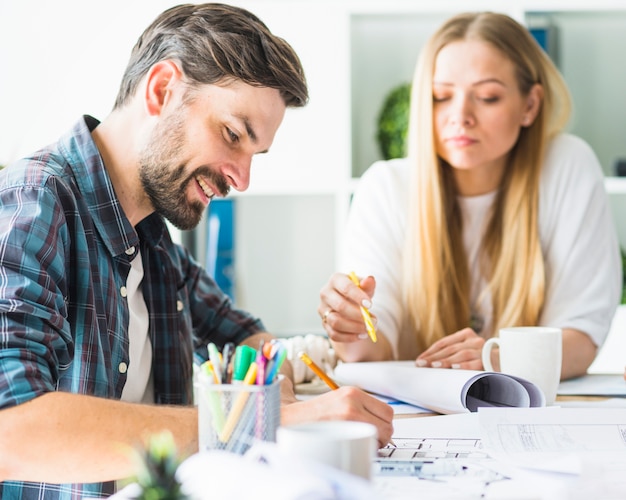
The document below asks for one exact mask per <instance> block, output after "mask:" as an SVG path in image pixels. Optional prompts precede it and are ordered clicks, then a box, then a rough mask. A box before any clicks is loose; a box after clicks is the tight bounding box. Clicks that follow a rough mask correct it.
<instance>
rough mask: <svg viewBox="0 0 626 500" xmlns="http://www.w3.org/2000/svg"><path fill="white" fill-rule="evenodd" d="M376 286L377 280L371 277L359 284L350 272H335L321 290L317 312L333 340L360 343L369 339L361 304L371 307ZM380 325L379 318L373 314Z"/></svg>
mask: <svg viewBox="0 0 626 500" xmlns="http://www.w3.org/2000/svg"><path fill="white" fill-rule="evenodd" d="M375 289H376V280H375V279H374V278H373V277H372V276H368V277H366V278H363V280H361V285H360V286H357V285H355V284H354V283H353V282H352V281H351V280H350V277H349V276H347V275H346V274H342V273H335V274H333V275H332V276H331V277H330V279H329V280H328V283H326V285H324V287H323V288H322V289H321V290H320V304H319V306H318V307H317V312H318V313H319V315H320V318H322V325H323V326H324V329H325V330H326V332H327V333H328V337H329V338H330V340H332V341H333V342H356V341H358V340H363V339H367V338H368V335H367V330H366V328H365V323H364V322H363V316H362V315H361V309H360V306H363V307H365V308H366V309H369V308H370V307H371V306H372V302H371V298H372V297H373V296H374V290H375ZM372 322H373V323H374V325H376V317H375V316H372Z"/></svg>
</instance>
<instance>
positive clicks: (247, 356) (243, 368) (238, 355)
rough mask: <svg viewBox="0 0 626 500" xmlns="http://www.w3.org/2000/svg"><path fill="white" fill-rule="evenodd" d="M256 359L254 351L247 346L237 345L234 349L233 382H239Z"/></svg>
mask: <svg viewBox="0 0 626 500" xmlns="http://www.w3.org/2000/svg"><path fill="white" fill-rule="evenodd" d="M255 357H256V349H255V348H254V347H250V346H249V345H239V346H237V348H236V349H235V361H234V367H233V382H241V381H242V380H243V379H244V378H245V377H246V373H247V372H248V368H249V367H250V363H252V362H253V361H254V359H255Z"/></svg>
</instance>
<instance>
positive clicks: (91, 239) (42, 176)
mask: <svg viewBox="0 0 626 500" xmlns="http://www.w3.org/2000/svg"><path fill="white" fill-rule="evenodd" d="M97 125H98V121H97V120H95V119H94V118H91V117H89V116H85V117H84V119H83V120H80V121H79V122H78V123H77V124H76V125H75V127H74V128H73V130H71V131H70V132H69V133H68V134H66V135H65V136H64V137H62V138H61V140H60V141H59V142H58V143H57V144H54V145H52V146H49V147H47V148H45V149H43V150H41V151H39V152H37V153H36V154H34V155H33V156H32V157H29V158H26V159H24V160H21V161H19V162H17V163H16V164H14V165H12V166H10V167H9V168H5V169H3V170H2V171H0V411H1V409H3V408H9V407H12V406H15V405H19V404H22V403H25V402H27V401H30V400H32V399H33V398H36V397H37V396H40V395H42V394H44V393H47V392H50V391H67V392H71V393H76V394H89V395H92V396H99V397H103V398H109V399H120V398H121V395H122V389H123V387H124V384H125V383H126V371H125V370H123V369H122V370H120V367H121V366H124V365H123V364H125V365H128V364H129V339H128V321H129V311H128V303H127V301H126V298H125V293H124V286H125V283H126V278H127V276H128V273H129V270H130V262H131V260H132V259H133V258H134V257H135V255H136V253H137V252H138V251H140V252H141V257H142V259H143V265H144V270H145V275H144V279H143V283H142V291H143V295H144V299H145V301H146V305H147V307H148V311H149V316H150V330H149V334H150V339H151V341H152V347H153V360H152V363H153V366H152V370H153V377H154V392H155V402H156V403H162V404H175V405H188V404H191V403H192V394H193V391H192V370H193V366H192V365H193V353H194V350H196V349H198V348H199V347H201V346H202V345H206V344H207V343H208V342H209V341H213V342H215V343H216V344H217V345H218V346H222V345H224V344H225V343H226V342H228V341H233V342H235V343H239V342H240V341H242V340H243V339H244V338H246V337H247V336H249V335H251V334H253V333H256V332H259V331H262V330H263V329H264V328H263V325H262V324H261V322H260V321H259V320H258V319H256V318H254V317H252V316H250V315H248V314H246V313H244V312H243V311H240V310H236V309H233V307H232V304H231V302H230V300H229V298H228V296H227V295H226V294H224V293H223V292H222V291H221V290H220V289H219V288H218V287H217V285H216V284H215V282H214V281H213V280H212V279H211V278H210V277H209V276H208V275H207V273H206V272H205V271H204V269H203V268H202V267H201V266H200V265H199V264H198V263H197V262H195V261H194V260H193V258H192V257H191V256H190V255H189V253H188V252H187V251H186V250H185V249H184V248H183V247H181V246H179V245H176V244H174V243H173V242H172V240H171V239H170V235H169V232H168V231H167V227H166V225H165V223H164V221H163V220H162V218H161V217H160V216H158V215H157V214H152V215H151V216H149V217H147V218H146V219H144V220H143V221H142V222H141V223H139V224H138V225H137V226H136V227H133V226H132V225H131V224H130V222H129V221H128V219H127V218H126V216H125V215H124V212H123V210H122V207H121V206H120V203H119V201H118V199H117V198H116V196H115V192H114V190H113V186H112V184H111V180H110V178H109V176H108V174H107V171H106V169H105V168H104V165H103V163H102V158H101V157H100V154H99V152H98V149H97V148H96V145H95V143H94V142H93V140H92V137H91V133H90V131H91V130H93V129H94V128H95V127H96V126H97ZM6 431H7V429H3V430H2V431H1V432H6ZM79 445H80V444H79V443H77V446H79ZM0 453H10V451H8V450H0ZM51 459H54V457H51ZM114 489H115V484H114V483H112V482H108V483H97V484H63V485H55V484H40V483H25V482H9V481H7V482H4V483H0V498H2V499H7V498H10V499H19V498H39V499H41V498H46V499H48V498H50V499H52V498H55V499H56V498H63V499H65V498H67V499H69V498H84V497H104V496H108V495H110V494H112V493H113V492H114Z"/></svg>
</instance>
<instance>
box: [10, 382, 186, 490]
mask: <svg viewBox="0 0 626 500" xmlns="http://www.w3.org/2000/svg"><path fill="white" fill-rule="evenodd" d="M0 428H2V429H5V430H6V429H10V430H11V431H10V432H1V433H0V481H1V480H9V479H11V480H26V481H44V482H53V483H71V482H78V483H86V482H100V481H109V480H116V479H122V478H126V477H129V476H132V475H134V474H135V473H136V472H137V471H136V470H135V465H134V463H133V458H132V452H131V449H132V448H135V447H138V446H142V445H143V444H144V443H145V440H146V439H147V437H148V436H150V435H151V434H154V433H158V432H160V431H162V430H165V429H168V430H170V431H171V432H172V434H173V436H174V438H175V440H176V444H177V447H178V450H179V452H180V453H181V454H183V455H185V456H186V455H190V454H192V453H195V452H197V450H198V412H197V410H196V409H195V408H193V407H174V406H151V405H139V404H131V403H125V402H121V401H113V400H107V399H102V398H96V397H91V396H83V395H76V394H69V393H63V392H53V393H49V394H45V395H43V396H40V397H38V398H35V399H34V400H33V401H30V402H28V403H24V404H21V405H18V406H15V407H12V408H8V409H4V410H1V411H0Z"/></svg>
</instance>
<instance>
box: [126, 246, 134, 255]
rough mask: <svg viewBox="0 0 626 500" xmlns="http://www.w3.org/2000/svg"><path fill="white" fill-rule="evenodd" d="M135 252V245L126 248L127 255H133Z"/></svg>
mask: <svg viewBox="0 0 626 500" xmlns="http://www.w3.org/2000/svg"><path fill="white" fill-rule="evenodd" d="M134 253H135V247H130V248H127V249H126V255H132V254H134Z"/></svg>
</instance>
